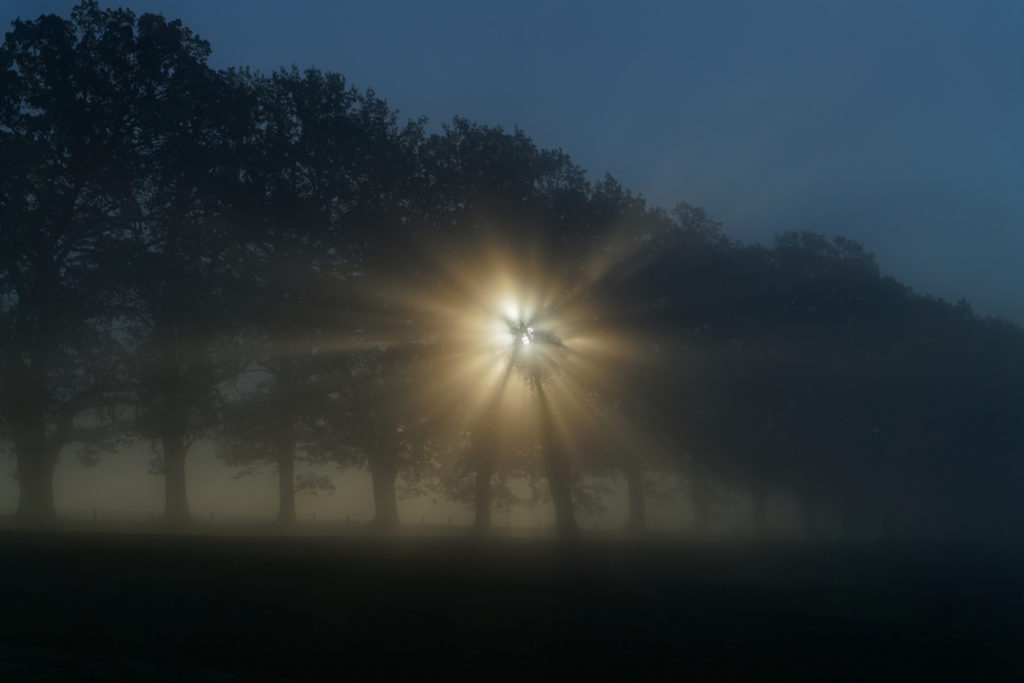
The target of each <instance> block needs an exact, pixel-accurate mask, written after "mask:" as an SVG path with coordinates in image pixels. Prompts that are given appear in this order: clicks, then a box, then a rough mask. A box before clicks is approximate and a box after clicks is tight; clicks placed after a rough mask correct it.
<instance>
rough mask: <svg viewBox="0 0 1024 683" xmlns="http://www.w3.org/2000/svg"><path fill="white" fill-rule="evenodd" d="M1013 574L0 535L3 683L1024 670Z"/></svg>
mask: <svg viewBox="0 0 1024 683" xmlns="http://www.w3.org/2000/svg"><path fill="white" fill-rule="evenodd" d="M1022 570H1024V554H1022V553H1021V552H1019V551H1017V550H1011V549H1007V548H993V547H973V548H966V547H963V546H960V547H950V546H936V545H915V546H909V545H900V546H896V545H878V544H864V545H850V546H838V545H827V544H825V545H800V544H789V545H787V544H746V545H740V544H725V543H720V544H715V543H708V544H697V543H692V542H689V543H687V542H679V541H667V540H660V541H658V540H648V541H644V542H627V541H622V540H609V539H590V540H586V539H585V540H584V541H582V542H580V543H579V544H577V545H576V547H574V548H563V547H561V546H559V545H557V544H555V543H554V542H553V541H550V540H537V539H513V538H506V539H493V540H489V541H482V542H477V541H473V540H471V539H459V538H411V539H401V538H391V539H358V538H340V537H329V536H321V537H305V538H289V537H276V538H274V537H270V538H257V537H237V536H231V537H228V536H225V537H217V536H215V535H205V536H195V537H184V536H182V537H175V536H165V535H147V534H123V533H121V534H99V533H94V534H84V533H65V534H38V535H36V534H31V535H30V534H21V533H17V532H13V531H11V532H4V533H0V591H2V596H3V597H2V598H0V681H9V682H13V681H19V680H56V681H65V680H67V681H92V680H126V681H129V680H130V681H206V680H211V681H278V680H284V681H287V680H326V681H331V680H338V681H361V680H374V679H381V680H385V679H386V680H414V679H422V680H433V679H434V678H435V676H434V675H431V674H436V673H438V672H441V673H446V674H456V675H458V677H460V678H462V677H465V678H472V679H475V680H481V681H489V680H507V679H517V680H521V681H534V680H550V679H554V680H569V681H576V680H586V679H588V678H589V679H606V678H617V679H620V680H628V681H634V680H636V681H640V680H756V681H761V680H776V679H785V680H792V679H794V678H799V679H804V680H821V681H830V680H902V681H914V680H935V679H940V678H941V679H943V680H950V679H960V680H977V681H996V680H1024V574H1022ZM390 674H401V676H400V677H399V678H397V679H396V678H394V677H393V676H391V675H390Z"/></svg>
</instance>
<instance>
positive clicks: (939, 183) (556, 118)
mask: <svg viewBox="0 0 1024 683" xmlns="http://www.w3.org/2000/svg"><path fill="white" fill-rule="evenodd" d="M73 4H74V2H69V1H66V0H33V1H26V0H6V1H5V2H2V3H0V21H3V22H4V23H6V21H8V20H9V19H13V18H14V17H16V16H21V17H23V18H33V17H35V16H38V15H39V14H40V13H43V12H55V13H58V14H62V15H65V16H66V15H67V14H68V12H69V10H70V7H71V6H72V5H73ZM101 4H103V5H104V6H108V5H110V4H115V5H116V4H122V3H101ZM123 4H127V5H128V6H129V7H131V8H132V9H134V10H135V11H136V12H139V13H141V12H146V11H153V12H159V13H162V14H164V15H165V16H167V17H169V18H181V19H182V20H183V21H184V23H185V24H186V25H188V26H190V27H192V28H193V29H194V30H195V31H197V32H198V33H199V34H200V35H201V36H202V37H204V38H206V39H207V40H209V41H210V42H211V43H212V46H213V57H212V60H211V61H212V63H213V65H214V66H217V67H221V66H229V65H247V66H252V67H255V68H259V69H261V70H272V69H275V68H277V67H279V66H290V65H292V64H295V65H297V66H299V67H300V68H304V67H307V66H316V67H319V68H322V69H326V70H333V71H338V72H340V73H342V74H344V75H345V76H346V77H348V79H349V80H350V82H352V83H353V84H354V85H356V86H358V87H360V88H366V87H372V88H374V89H375V90H376V91H377V93H378V94H379V95H381V96H382V97H384V98H385V99H387V100H388V102H389V103H390V104H391V105H392V106H393V107H395V108H397V109H399V110H400V112H401V114H402V115H403V116H406V117H413V118H416V117H420V116H426V117H428V118H429V119H430V121H431V125H432V126H440V124H441V123H442V122H443V121H445V120H447V119H450V118H451V117H452V116H455V115H462V116H466V117H468V118H470V119H473V120H476V121H479V122H481V123H488V124H503V125H505V126H507V127H512V126H513V125H518V126H519V127H521V128H522V129H523V130H525V131H526V133H528V134H529V135H531V136H532V137H533V138H534V139H535V140H536V141H537V142H538V143H539V144H541V145H543V146H551V147H561V148H563V149H564V150H565V151H566V152H568V153H569V154H570V155H571V156H572V157H573V159H574V160H575V161H576V162H577V163H579V164H580V165H581V166H583V167H584V168H586V169H587V171H588V172H589V174H590V175H591V177H594V178H598V177H600V176H602V175H603V174H604V173H606V172H609V173H611V174H612V175H614V176H616V177H617V178H618V179H619V180H621V181H622V182H623V183H624V184H625V185H626V186H627V187H629V188H631V189H633V190H634V191H636V192H639V193H642V194H643V195H644V196H645V197H647V198H648V199H649V200H650V201H651V202H652V203H655V204H659V205H662V206H666V207H668V206H671V205H672V204H674V203H675V202H676V201H688V202H690V203H693V204H698V205H703V206H704V207H705V208H706V209H707V210H708V211H709V212H710V213H711V214H712V215H713V216H715V217H716V218H718V219H719V220H721V221H723V222H724V223H725V227H726V231H727V232H728V233H729V234H730V235H732V236H735V237H739V238H742V239H744V240H748V241H760V242H768V241H770V240H771V237H772V235H773V234H774V233H776V232H779V231H782V230H787V229H801V230H804V229H806V230H814V231H817V232H823V233H828V234H844V235H847V236H849V237H852V238H854V239H857V240H860V241H861V242H863V243H864V244H865V245H866V246H867V247H868V248H869V249H871V250H872V251H874V252H875V253H876V254H878V257H879V261H880V263H881V264H882V266H883V268H884V269H885V270H886V271H887V272H889V273H891V274H893V275H895V276H896V277H898V278H900V279H901V280H903V281H905V282H907V283H908V284H910V285H912V286H914V287H915V288H916V289H918V290H920V291H926V292H930V293H934V294H936V295H939V296H943V297H946V298H949V299H953V300H955V299H958V298H960V297H966V298H967V299H968V300H970V301H971V302H972V303H973V304H974V305H975V308H976V309H977V310H979V311H980V312H982V313H987V314H998V315H1003V316H1005V317H1009V318H1011V319H1014V320H1016V321H1018V322H1024V296H1022V295H1021V292H1022V291H1024V287H1022V286H1021V280H1022V278H1021V275H1020V274H1019V271H1021V270H1022V269H1024V191H1022V188H1024V131H1022V126H1021V121H1024V41H1022V40H1021V37H1022V36H1024V3H1022V2H1017V1H1014V0H978V1H974V2H940V1H932V0H929V1H925V0H918V1H916V2H911V1H909V0H904V1H895V0H894V1H890V2H871V1H868V0H860V1H850V2H847V1H841V0H818V1H808V2H786V1H784V0H779V1H777V2H770V3H769V2H753V1H751V2H738V1H728V0H725V1H723V0H718V1H715V2H710V1H709V2H690V3H686V2H664V3H643V2H630V3H625V2H618V3H611V2H596V1H595V2H558V1H555V0H547V1H545V2H535V1H533V0H519V1H517V2H514V3H513V2H509V3H493V2H422V1H420V2H415V1H394V2H385V1H382V0H378V2H356V1H348V2H329V1H324V2H313V1H306V2H304V1H302V0H293V1H292V2H288V3H281V2H268V1H265V0H248V1H247V2H244V3H235V2H226V1H222V2H213V1H211V0H205V1H178V2H173V1H170V0H137V1H134V2H127V3H123Z"/></svg>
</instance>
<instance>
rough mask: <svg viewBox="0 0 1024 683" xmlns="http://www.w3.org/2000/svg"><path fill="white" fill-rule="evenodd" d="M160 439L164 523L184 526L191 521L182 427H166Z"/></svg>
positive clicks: (185, 450)
mask: <svg viewBox="0 0 1024 683" xmlns="http://www.w3.org/2000/svg"><path fill="white" fill-rule="evenodd" d="M162 431H163V434H162V435H161V437H160V441H161V445H162V446H163V454H164V521H165V522H166V523H167V524H169V525H170V526H176V527H179V526H185V525H188V524H189V523H190V522H191V521H192V515H191V513H190V512H189V509H188V493H187V489H186V484H185V456H186V454H187V452H188V450H187V448H186V446H185V435H184V427H183V425H181V424H180V423H179V424H175V425H168V426H165V428H164V429H163V430H162Z"/></svg>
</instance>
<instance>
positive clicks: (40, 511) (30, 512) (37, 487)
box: [15, 442, 57, 528]
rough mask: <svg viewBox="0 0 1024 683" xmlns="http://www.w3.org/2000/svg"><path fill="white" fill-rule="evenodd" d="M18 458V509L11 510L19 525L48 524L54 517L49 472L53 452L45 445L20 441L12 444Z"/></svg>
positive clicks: (51, 484) (50, 471) (54, 456)
mask: <svg viewBox="0 0 1024 683" xmlns="http://www.w3.org/2000/svg"><path fill="white" fill-rule="evenodd" d="M15 448H16V450H17V462H18V509H17V512H16V513H15V514H16V515H17V518H18V523H19V525H22V526H25V527H29V528H42V527H47V526H52V525H53V524H54V523H55V522H56V521H57V509H56V508H55V507H54V504H53V472H54V470H55V469H56V466H57V458H56V454H52V453H50V452H49V451H48V449H47V448H45V446H43V445H42V444H41V442H40V444H38V445H36V446H35V447H33V446H32V445H30V444H28V443H25V442H21V443H17V444H16V446H15Z"/></svg>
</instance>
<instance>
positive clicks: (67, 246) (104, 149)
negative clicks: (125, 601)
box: [0, 2, 207, 522]
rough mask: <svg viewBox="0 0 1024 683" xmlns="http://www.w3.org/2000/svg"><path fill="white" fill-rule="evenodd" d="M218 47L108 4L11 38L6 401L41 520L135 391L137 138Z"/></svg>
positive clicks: (82, 8)
mask: <svg viewBox="0 0 1024 683" xmlns="http://www.w3.org/2000/svg"><path fill="white" fill-rule="evenodd" d="M206 50H207V46H206V45H205V43H202V42H201V41H199V40H198V39H195V38H194V37H193V36H191V34H189V33H188V32H187V31H185V30H183V29H181V28H180V25H177V24H173V23H172V24H168V23H166V22H164V21H163V20H162V19H160V18H158V17H152V16H150V15H146V16H143V17H141V18H140V19H138V21H136V18H135V16H134V15H133V14H132V13H131V12H129V11H126V10H116V11H103V10H100V9H99V7H98V5H97V3H95V2H83V3H82V4H80V5H78V6H76V7H75V8H74V9H73V10H72V13H71V18H70V20H66V19H62V18H60V17H56V16H53V15H47V16H42V17H40V18H39V19H38V20H35V21H15V22H14V27H13V30H12V31H11V32H10V33H8V34H7V36H6V39H5V41H4V44H3V47H2V49H0V68H2V70H3V73H2V76H0V79H2V80H0V117H2V118H0V121H2V123H0V158H3V159H4V164H5V166H6V168H5V169H4V172H3V173H0V178H2V181H0V183H2V185H0V191H2V193H3V194H2V200H0V254H2V255H0V259H2V264H0V302H2V304H0V305H2V307H3V310H2V316H3V318H4V320H5V323H4V325H3V331H4V337H3V339H2V342H0V343H2V344H3V347H2V359H3V361H2V365H0V382H2V385H0V386H2V392H3V396H2V400H0V410H2V414H3V419H4V421H5V422H6V423H7V428H8V430H9V431H10V432H11V433H12V435H13V441H14V446H15V452H16V457H17V462H18V479H19V489H20V492H21V494H20V498H19V503H18V515H19V517H20V518H21V519H23V520H25V521H27V522H48V521H51V520H52V519H53V518H54V516H55V509H54V502H53V489H52V479H53V471H54V467H55V464H56V462H57V457H58V454H59V453H60V451H61V449H62V448H63V447H64V446H65V445H66V444H67V443H68V442H69V441H70V440H71V439H72V438H73V437H74V432H75V429H76V420H78V419H79V418H80V416H82V415H83V414H84V413H86V412H88V411H90V410H91V409H94V408H95V407H97V406H100V405H103V404H105V403H109V401H110V400H111V398H112V396H111V392H113V391H116V390H118V389H120V388H121V387H120V386H119V384H120V378H123V373H119V372H118V371H116V369H115V368H114V367H113V365H115V364H116V363H115V361H114V360H113V359H114V358H117V357H119V355H118V354H115V353H114V350H115V348H116V347H118V346H121V345H123V341H124V339H123V336H119V335H118V334H116V332H115V328H116V326H117V324H118V323H117V321H118V320H119V319H121V318H122V317H123V310H119V306H120V304H122V303H123V301H122V300H121V298H120V297H121V293H120V292H119V291H118V290H117V289H116V287H115V286H114V285H115V282H116V275H117V273H118V272H119V270H120V268H119V266H120V265H121V259H120V258H119V256H120V255H122V254H123V250H122V247H123V243H124V240H125V238H126V235H127V234H128V232H129V230H130V229H131V225H132V221H133V220H135V219H136V218H138V215H137V212H136V210H135V207H134V206H133V203H132V200H131V193H130V191H129V185H130V184H131V182H132V179H133V174H134V172H135V171H136V170H137V169H138V161H139V158H138V149H137V144H136V143H137V141H138V139H139V134H140V131H144V130H146V127H147V126H148V125H149V121H148V116H149V115H150V114H151V111H152V104H153V101H154V100H155V99H158V98H159V97H160V96H161V95H160V93H161V92H163V91H165V90H166V87H167V84H168V81H169V79H171V78H172V74H173V72H174V70H175V68H176V67H177V66H178V65H179V64H182V63H185V62H196V61H200V60H201V59H202V58H203V57H204V56H205V53H206ZM120 357H123V355H122V356H120Z"/></svg>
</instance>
